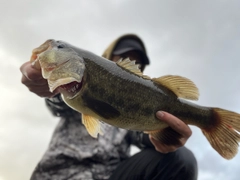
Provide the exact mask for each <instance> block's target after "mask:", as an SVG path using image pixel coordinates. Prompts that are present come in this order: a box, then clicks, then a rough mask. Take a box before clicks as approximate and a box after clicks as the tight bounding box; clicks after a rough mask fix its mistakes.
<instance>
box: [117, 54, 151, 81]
mask: <svg viewBox="0 0 240 180" xmlns="http://www.w3.org/2000/svg"><path fill="white" fill-rule="evenodd" d="M135 62H136V61H134V60H133V61H131V60H130V59H129V58H126V59H122V58H121V59H119V60H118V61H117V65H119V66H121V67H122V68H124V69H126V70H128V71H130V72H132V73H134V74H136V75H138V76H140V77H142V78H144V79H151V78H150V77H148V76H146V75H143V73H142V71H141V70H140V68H139V66H138V65H137V64H135Z"/></svg>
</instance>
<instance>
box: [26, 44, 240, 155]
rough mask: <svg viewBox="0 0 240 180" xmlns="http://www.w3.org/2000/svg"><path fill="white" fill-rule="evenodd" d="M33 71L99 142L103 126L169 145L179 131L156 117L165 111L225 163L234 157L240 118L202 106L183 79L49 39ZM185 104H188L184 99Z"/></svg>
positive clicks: (37, 54)
mask: <svg viewBox="0 0 240 180" xmlns="http://www.w3.org/2000/svg"><path fill="white" fill-rule="evenodd" d="M30 61H32V62H33V63H32V64H33V66H35V67H36V68H39V69H41V71H42V74H43V77H44V78H45V79H47V80H48V84H49V88H50V91H52V92H53V91H54V90H56V89H57V90H59V91H60V93H61V95H62V98H63V100H64V101H65V103H66V104H67V105H69V106H70V107H71V108H73V109H75V110H76V111H78V112H80V113H81V114H82V122H83V124H84V125H85V127H86V129H87V131H88V132H89V134H90V135H91V136H93V137H97V136H98V133H99V134H101V133H103V132H102V130H101V124H102V122H105V123H107V124H110V125H113V126H116V127H119V128H124V129H128V130H135V131H143V132H145V133H148V134H151V135H152V136H153V137H154V138H155V139H158V140H159V141H161V142H163V143H165V144H168V143H177V142H176V140H175V139H176V136H180V134H178V133H177V132H175V131H174V130H172V129H171V128H169V127H168V125H167V124H166V123H163V122H161V121H160V120H159V119H157V118H156V116H155V114H156V112H157V111H158V110H163V111H166V112H169V113H171V114H173V115H174V116H176V117H178V118H180V119H181V120H182V121H183V122H185V123H186V124H189V125H194V126H197V127H199V128H200V129H201V130H202V132H203V134H204V135H205V136H206V138H207V139H208V141H209V142H210V144H211V145H212V147H213V148H214V149H215V150H216V151H217V152H218V153H219V154H220V155H221V156H222V157H224V158H226V159H231V158H233V157H234V156H235V155H236V154H237V151H238V145H239V144H238V143H239V141H240V134H239V132H240V114H238V113H235V112H231V111H227V110H224V109H220V108H212V107H203V106H199V105H197V104H194V103H190V102H189V101H187V100H197V99H198V96H199V93H198V88H197V87H196V86H195V84H194V83H193V82H192V81H190V80H189V79H187V78H184V77H181V76H173V75H168V76H163V77H160V78H150V77H148V76H145V75H143V74H142V72H141V71H140V70H139V68H138V66H137V65H135V62H134V61H130V60H129V59H124V60H122V59H121V60H119V61H118V62H117V63H115V62H112V61H109V60H107V59H105V58H103V57H100V56H97V55H95V54H93V53H91V52H89V51H86V50H83V49H79V48H77V47H75V46H73V45H70V44H68V43H65V42H62V41H55V40H48V41H46V42H45V43H44V44H42V45H41V46H40V47H38V48H36V49H34V50H33V54H32V57H31V60H30ZM185 99H186V100H185Z"/></svg>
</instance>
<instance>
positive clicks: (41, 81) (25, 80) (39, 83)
mask: <svg viewBox="0 0 240 180" xmlns="http://www.w3.org/2000/svg"><path fill="white" fill-rule="evenodd" d="M21 82H22V83H23V84H25V85H26V86H31V85H34V86H48V82H47V80H46V79H39V80H29V79H28V78H27V77H26V76H22V79H21Z"/></svg>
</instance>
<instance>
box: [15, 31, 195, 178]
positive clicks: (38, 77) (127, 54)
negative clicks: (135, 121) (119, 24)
mask: <svg viewBox="0 0 240 180" xmlns="http://www.w3.org/2000/svg"><path fill="white" fill-rule="evenodd" d="M58 48H64V46H62V47H61V45H59V46H58ZM41 51H42V50H41ZM103 57H105V58H106V59H109V60H111V61H113V62H119V59H121V58H123V59H125V58H129V59H130V60H131V61H132V60H135V63H136V64H137V65H138V66H139V69H140V70H141V71H143V70H144V69H145V66H146V65H148V64H149V63H150V62H149V58H148V57H147V53H146V49H145V45H144V43H143V41H142V40H141V39H140V38H139V37H138V36H137V35H134V34H126V35H123V36H121V37H119V38H117V39H116V40H115V41H113V42H112V43H111V44H110V45H109V47H108V48H107V49H106V50H105V52H104V53H103ZM32 58H36V57H34V56H33V57H32ZM20 70H21V72H22V83H23V84H24V85H25V86H27V88H28V89H29V90H30V91H31V92H33V93H35V94H36V95H38V96H40V97H43V98H45V101H46V105H47V107H48V108H49V110H50V111H51V112H52V113H53V115H54V116H58V117H61V120H60V122H59V124H58V126H57V127H56V129H55V131H54V134H53V137H52V140H51V142H50V145H49V148H48V150H47V151H46V153H45V154H44V156H43V158H42V160H41V161H40V162H39V164H38V165H37V167H36V168H35V170H34V172H33V174H32V177H31V180H40V179H41V180H42V179H59V180H60V179H83V180H88V179H101V180H103V179H110V180H127V179H129V180H132V179H139V180H140V179H147V180H154V179H158V180H167V179H184V180H195V179H197V173H198V171H197V162H196V159H195V157H194V155H193V153H192V152H191V151H190V150H189V149H187V148H186V147H184V145H185V143H186V141H187V140H188V138H189V137H190V136H191V133H192V132H191V129H190V128H189V126H188V125H187V124H185V123H184V122H183V121H181V120H180V119H178V118H177V117H175V116H173V115H171V114H169V113H168V112H164V111H161V109H159V111H157V112H156V114H155V116H156V117H157V118H158V119H159V121H162V122H164V123H166V124H167V125H168V126H169V128H171V131H174V132H175V134H176V136H175V137H174V139H173V140H171V141H167V142H166V143H163V141H159V140H158V139H156V138H154V137H153V136H152V135H151V133H150V134H149V135H148V134H146V133H143V132H139V131H130V130H126V129H121V128H117V127H114V126H111V125H108V124H105V123H103V124H101V127H98V126H97V125H96V126H97V127H98V130H95V129H91V127H89V126H91V124H90V125H89V124H87V123H86V122H85V124H84V125H85V126H84V125H83V123H84V122H82V121H87V120H85V119H87V117H86V116H81V114H80V113H79V112H77V111H76V110H74V109H72V108H70V107H69V106H68V105H67V104H66V103H65V102H64V101H63V99H62V97H61V96H60V93H61V90H59V89H58V88H56V89H53V90H52V92H51V91H50V90H49V85H48V82H47V80H46V79H44V78H43V74H42V71H41V70H40V69H39V67H38V66H37V65H34V64H33V63H32V62H26V63H24V64H23V65H22V66H21V68H20ZM102 83H104V82H102ZM123 86H124V84H123ZM62 88H63V89H64V88H65V89H68V91H69V92H68V95H70V94H71V93H74V92H75V91H77V90H78V89H80V88H81V84H74V83H70V84H69V85H67V86H64V87H63V86H62ZM96 89H97V88H96ZM99 91H100V90H99ZM112 93H114V92H112ZM132 93H133V94H134V92H132ZM112 96H114V95H112ZM88 101H89V103H90V105H91V106H93V107H96V106H97V105H95V104H96V103H98V102H97V101H93V100H91V99H89V100H88ZM119 103H121V102H119ZM143 103H144V102H143ZM100 107H101V108H102V109H100V110H101V111H104V108H106V109H107V108H108V109H109V108H111V107H108V106H106V105H105V104H101V106H100ZM131 111H138V106H132V108H131V109H129V112H131ZM99 113H102V114H103V116H113V115H112V114H109V113H108V114H104V112H99ZM112 113H114V110H113V111H112ZM83 117H84V119H82V118H83ZM86 128H87V130H86ZM95 131H97V132H98V133H99V134H101V135H98V133H96V132H95ZM89 134H90V135H89ZM94 137H95V138H94ZM96 137H97V138H96ZM131 145H136V146H137V147H139V148H140V149H141V150H140V152H138V153H136V154H135V155H133V156H130V152H129V151H130V146H131Z"/></svg>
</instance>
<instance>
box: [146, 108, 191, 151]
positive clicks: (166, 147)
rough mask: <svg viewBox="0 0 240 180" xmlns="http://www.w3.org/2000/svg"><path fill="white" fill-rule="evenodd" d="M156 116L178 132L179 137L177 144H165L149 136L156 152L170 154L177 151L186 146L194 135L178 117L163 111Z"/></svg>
mask: <svg viewBox="0 0 240 180" xmlns="http://www.w3.org/2000/svg"><path fill="white" fill-rule="evenodd" d="M156 116H157V118H158V119H159V120H161V121H163V122H165V123H167V124H168V125H169V128H171V129H172V130H174V131H176V132H177V133H178V134H179V136H178V137H176V138H177V139H176V140H177V142H178V143H177V144H176V143H175V144H164V143H162V142H160V141H158V140H156V139H154V138H153V137H152V136H151V135H149V139H150V141H151V142H152V144H153V145H154V147H155V149H156V151H159V152H161V153H168V152H173V151H176V150H177V149H178V148H179V147H182V146H184V144H185V143H186V142H187V140H188V138H189V137H190V136H191V135H192V131H191V129H190V127H189V126H188V125H186V124H185V123H184V122H183V121H181V120H180V119H178V118H177V117H175V116H173V115H171V114H169V113H167V112H163V111H158V112H157V113H156Z"/></svg>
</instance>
